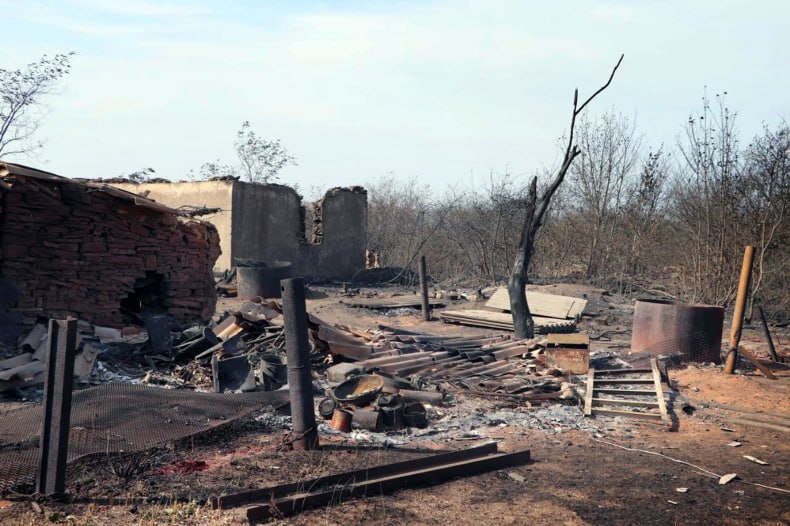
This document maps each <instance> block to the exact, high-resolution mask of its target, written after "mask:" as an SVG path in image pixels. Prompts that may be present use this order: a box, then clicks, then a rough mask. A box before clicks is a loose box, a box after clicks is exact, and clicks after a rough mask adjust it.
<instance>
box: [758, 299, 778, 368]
mask: <svg viewBox="0 0 790 526" xmlns="http://www.w3.org/2000/svg"><path fill="white" fill-rule="evenodd" d="M757 312H759V313H760V321H761V322H763V332H765V341H767V342H768V352H769V353H771V360H773V361H775V362H778V361H779V357H778V356H777V355H776V348H775V347H774V339H773V338H771V331H770V330H769V329H768V322H767V321H766V320H765V313H764V312H763V306H762V305H758V306H757Z"/></svg>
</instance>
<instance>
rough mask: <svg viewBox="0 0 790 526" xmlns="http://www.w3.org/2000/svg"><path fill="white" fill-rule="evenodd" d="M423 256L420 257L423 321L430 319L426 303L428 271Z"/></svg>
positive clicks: (428, 307)
mask: <svg viewBox="0 0 790 526" xmlns="http://www.w3.org/2000/svg"><path fill="white" fill-rule="evenodd" d="M426 267H427V265H426V263H425V256H420V291H421V292H422V317H423V319H424V320H425V321H430V319H431V304H430V302H429V301H428V270H427V268H426Z"/></svg>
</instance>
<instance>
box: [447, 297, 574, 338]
mask: <svg viewBox="0 0 790 526" xmlns="http://www.w3.org/2000/svg"><path fill="white" fill-rule="evenodd" d="M527 303H528V304H529V310H530V312H531V313H532V320H533V321H534V322H535V331H536V332H537V333H540V334H547V333H550V332H572V331H573V330H574V329H575V327H576V320H577V319H578V318H579V316H581V314H582V312H583V311H584V308H585V307H586V306H587V300H585V299H581V298H573V297H570V296H559V295H556V294H546V293H543V292H535V291H527ZM486 307H487V308H488V309H489V310H481V309H473V310H451V311H444V312H441V313H440V314H439V318H441V320H442V321H445V322H447V323H460V324H462V325H472V326H475V327H487V328H491V329H503V330H509V331H512V330H513V317H512V315H511V314H510V296H509V295H508V293H507V289H506V288H504V287H503V288H500V289H497V291H496V292H494V294H493V295H492V296H491V298H490V299H489V300H488V302H487V303H486Z"/></svg>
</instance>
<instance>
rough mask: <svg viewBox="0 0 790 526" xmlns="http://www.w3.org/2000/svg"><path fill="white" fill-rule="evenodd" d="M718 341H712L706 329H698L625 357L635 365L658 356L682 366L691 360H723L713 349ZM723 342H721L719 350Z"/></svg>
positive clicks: (662, 360) (665, 361)
mask: <svg viewBox="0 0 790 526" xmlns="http://www.w3.org/2000/svg"><path fill="white" fill-rule="evenodd" d="M715 343H716V342H711V341H710V339H709V335H708V333H707V332H706V331H698V332H693V333H691V334H689V335H688V336H684V337H682V338H673V339H669V340H665V341H663V342H659V343H657V344H654V345H651V346H650V347H648V348H646V349H645V350H643V351H640V352H637V353H630V354H628V356H627V357H625V359H626V360H627V361H628V362H629V363H631V364H633V365H643V364H646V363H648V362H649V361H650V359H651V358H658V359H660V361H661V362H663V363H665V364H666V365H667V366H669V367H680V366H682V365H685V364H687V363H689V362H705V361H714V359H715V360H719V361H720V360H721V356H714V355H712V353H711V349H712V348H714V346H715ZM720 347H721V342H719V350H721V349H720Z"/></svg>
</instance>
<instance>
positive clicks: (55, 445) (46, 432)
mask: <svg viewBox="0 0 790 526" xmlns="http://www.w3.org/2000/svg"><path fill="white" fill-rule="evenodd" d="M48 346H49V349H48V351H49V352H48V356H47V378H46V383H45V384H44V421H43V422H42V427H41V441H40V447H39V450H40V452H41V462H40V464H39V472H38V480H37V484H36V489H37V491H38V493H41V494H44V495H47V496H50V497H56V498H57V497H62V496H64V495H65V493H66V458H67V455H68V451H69V429H70V420H71V388H72V385H73V383H74V355H75V351H76V347H77V320H75V319H73V318H72V319H68V320H49V340H48Z"/></svg>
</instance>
